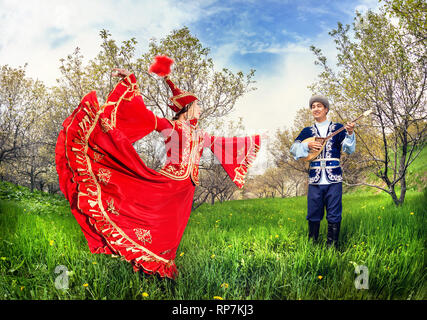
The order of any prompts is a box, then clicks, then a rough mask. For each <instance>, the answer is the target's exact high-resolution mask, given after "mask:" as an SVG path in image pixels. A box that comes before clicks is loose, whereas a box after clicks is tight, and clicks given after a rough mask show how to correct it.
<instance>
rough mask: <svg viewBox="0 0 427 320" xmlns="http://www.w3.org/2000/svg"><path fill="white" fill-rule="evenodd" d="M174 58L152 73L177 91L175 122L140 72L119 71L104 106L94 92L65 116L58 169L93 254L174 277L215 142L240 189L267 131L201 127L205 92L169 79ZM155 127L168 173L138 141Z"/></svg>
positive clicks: (162, 60) (157, 65)
mask: <svg viewBox="0 0 427 320" xmlns="http://www.w3.org/2000/svg"><path fill="white" fill-rule="evenodd" d="M172 63H173V60H171V59H170V58H168V57H166V56H160V57H156V62H155V63H154V64H153V65H152V66H151V67H150V71H152V72H154V73H156V74H158V75H159V76H161V77H164V79H165V81H166V82H167V83H168V85H169V87H170V88H171V90H172V93H173V97H171V98H170V100H171V101H172V103H173V104H172V105H171V106H170V107H171V108H172V109H173V110H174V111H175V112H176V116H175V117H174V120H168V119H165V118H159V117H157V116H156V115H154V114H153V113H152V112H151V111H150V110H148V109H147V108H146V107H145V104H144V102H143V99H142V97H141V95H140V93H139V89H138V85H137V81H136V78H135V76H134V75H133V74H130V73H129V72H128V71H126V70H123V69H115V71H116V75H117V76H121V77H123V78H122V80H121V81H120V82H119V83H118V84H117V85H116V87H115V88H114V89H113V90H112V92H111V93H110V94H109V96H108V99H107V101H106V103H105V104H104V105H103V106H99V104H98V100H97V97H96V92H95V91H92V92H90V93H89V94H87V95H86V96H85V97H84V98H83V99H82V101H81V103H80V104H79V106H78V107H77V108H76V109H75V110H74V111H73V113H72V114H71V115H70V116H69V117H68V118H67V119H66V120H65V121H64V123H63V129H62V130H61V132H60V134H59V137H58V141H57V145H56V168H57V171H58V175H59V183H60V187H61V190H62V192H63V193H64V195H65V197H66V198H67V199H68V201H69V202H70V207H71V211H72V213H73V215H74V216H75V218H76V219H77V222H78V223H79V225H80V226H81V229H82V231H83V233H84V235H85V237H86V239H87V241H88V246H89V249H90V251H91V252H92V253H105V254H116V255H120V256H122V257H123V258H124V259H126V260H127V261H129V262H131V263H132V264H133V268H134V270H135V271H138V270H142V271H144V272H146V273H149V274H155V273H158V274H159V275H160V276H161V277H168V278H171V279H174V278H175V277H176V276H177V275H178V270H177V268H176V265H175V262H174V259H175V255H176V250H177V249H178V245H179V243H180V241H181V238H182V235H183V233H184V229H185V227H186V225H187V222H188V218H189V216H190V213H191V207H192V202H193V196H194V190H195V186H196V185H198V184H199V167H198V164H199V161H200V157H201V155H202V153H203V149H204V148H210V149H211V151H212V152H213V153H214V155H215V156H216V158H217V159H218V160H219V162H220V163H221V164H222V166H223V168H224V169H225V170H226V172H227V174H228V175H229V176H230V178H231V179H232V180H233V181H234V183H235V184H236V185H237V186H238V187H240V188H241V187H242V186H243V184H244V178H245V176H246V173H247V170H248V168H249V166H250V165H251V164H252V162H253V161H254V160H255V157H256V154H257V152H258V150H259V148H260V136H259V135H254V136H251V137H232V138H224V137H215V136H211V135H209V134H208V133H206V132H204V131H203V130H201V129H199V128H198V126H197V119H198V117H199V115H200V107H199V106H198V104H197V97H196V96H195V95H194V94H192V93H189V92H184V91H181V90H180V89H179V88H177V87H176V86H175V85H174V83H173V82H172V81H171V80H170V79H169V77H168V74H169V72H170V65H171V64H172ZM153 130H156V131H158V132H160V133H161V134H162V135H163V137H164V139H165V143H166V150H167V161H166V164H165V165H164V167H163V168H162V169H161V170H160V171H158V172H157V171H155V170H153V169H151V168H149V167H147V166H146V165H145V164H144V162H143V161H142V160H141V158H140V156H139V155H138V153H137V152H136V151H135V149H134V147H133V146H132V143H134V142H135V141H137V140H139V139H141V138H143V137H144V136H146V135H147V134H149V133H150V132H152V131H153Z"/></svg>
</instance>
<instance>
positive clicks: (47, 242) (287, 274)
mask: <svg viewBox="0 0 427 320" xmlns="http://www.w3.org/2000/svg"><path fill="white" fill-rule="evenodd" d="M0 186H1V188H0V198H2V200H0V299H7V300H8V299H138V300H142V299H195V300H198V299H213V297H214V296H219V297H222V298H224V299H262V300H264V299H418V300H420V299H426V281H425V280H426V277H425V274H426V267H425V260H424V259H425V258H424V254H425V248H426V238H425V236H426V227H425V226H426V209H425V208H426V207H427V194H426V193H425V192H424V193H422V192H415V191H411V192H409V193H408V195H407V199H406V201H405V204H404V205H403V206H402V207H399V208H396V207H395V206H394V205H393V204H392V202H391V199H390V197H389V196H387V195H386V194H384V193H380V194H373V193H368V192H367V193H360V192H359V193H353V194H346V195H344V197H343V207H344V212H343V222H342V227H341V234H340V238H341V239H340V240H341V243H340V248H339V250H335V249H327V248H326V246H325V238H326V222H325V220H324V221H323V223H322V225H321V239H320V243H319V244H312V243H311V242H309V241H308V240H307V222H306V220H305V215H306V198H305V197H298V198H289V199H254V200H240V201H230V202H224V203H218V204H216V205H214V206H210V205H207V204H205V205H202V206H201V207H200V208H199V209H198V210H196V211H195V212H193V213H192V216H191V217H190V220H189V223H188V227H187V229H186V231H185V233H184V236H183V239H182V242H181V245H180V247H179V249H178V252H177V258H176V264H177V266H178V269H179V272H180V275H179V277H178V278H177V280H176V281H171V280H162V279H159V278H158V277H156V276H148V275H140V274H138V273H134V272H133V270H132V267H131V265H130V264H129V263H128V262H126V261H121V260H120V259H119V258H112V257H111V256H109V255H95V254H91V253H90V252H89V249H88V247H87V244H86V240H85V238H84V236H83V234H82V232H81V231H80V227H79V226H78V224H77V222H76V221H75V219H74V217H73V216H72V215H71V213H70V210H69V208H68V203H67V202H66V201H65V200H64V199H62V198H60V197H51V196H47V195H44V194H42V193H34V194H31V193H29V191H27V190H26V189H25V188H22V187H20V188H17V187H14V186H13V185H10V184H6V183H3V182H2V183H0ZM411 213H413V214H411ZM181 253H183V254H182V255H181ZM61 265H62V266H65V267H66V268H67V270H68V271H69V272H70V274H69V287H68V289H66V290H62V289H56V287H55V281H56V280H57V277H59V276H61V275H62V276H63V275H64V274H63V273H59V274H57V273H55V268H56V267H57V266H61ZM355 265H365V266H367V267H368V269H369V289H368V290H358V289H356V288H355V286H354V281H355V278H356V276H357V275H356V274H355ZM62 272H63V271H62ZM319 276H321V279H319ZM85 284H87V286H84V285H85ZM223 284H227V285H223ZM143 293H147V294H148V297H143V295H142V294H143Z"/></svg>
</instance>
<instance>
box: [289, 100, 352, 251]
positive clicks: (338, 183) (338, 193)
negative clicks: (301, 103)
mask: <svg viewBox="0 0 427 320" xmlns="http://www.w3.org/2000/svg"><path fill="white" fill-rule="evenodd" d="M309 105H310V109H311V113H312V114H313V117H314V119H315V121H316V123H315V124H314V125H312V126H311V127H306V128H304V129H303V130H302V131H301V133H300V134H299V135H298V137H297V138H296V139H295V141H294V144H293V145H292V146H291V149H290V151H291V153H292V155H293V156H294V158H295V159H296V160H297V159H299V158H305V157H307V156H308V154H309V151H310V150H312V151H318V150H320V149H321V148H322V144H321V143H320V142H317V141H310V142H303V141H304V140H305V139H307V138H310V137H326V136H328V135H330V134H331V133H333V132H335V131H336V130H338V129H340V128H342V127H343V125H342V124H340V123H334V122H331V121H328V120H327V114H328V112H329V101H328V99H327V98H325V97H324V96H320V95H315V96H313V97H311V99H310V101H309ZM345 129H346V130H343V131H342V132H340V133H339V134H336V135H335V136H333V137H332V138H331V139H329V140H327V141H326V144H325V147H324V148H323V150H322V152H320V154H319V155H318V156H317V158H315V159H313V161H311V162H310V168H309V182H308V183H309V185H308V193H307V220H308V230H309V231H308V236H309V239H313V240H314V241H317V239H318V236H319V228H320V221H321V220H322V219H323V215H324V209H325V208H326V220H327V221H328V235H327V245H328V246H329V247H331V246H332V245H335V247H337V246H338V236H339V232H340V225H341V219H342V217H341V214H342V169H341V166H340V157H341V149H342V151H344V152H345V153H347V154H351V153H353V152H354V150H355V148H356V138H355V135H354V123H347V124H346V125H345Z"/></svg>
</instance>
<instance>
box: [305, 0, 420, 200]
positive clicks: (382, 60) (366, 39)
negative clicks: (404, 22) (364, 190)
mask: <svg viewBox="0 0 427 320" xmlns="http://www.w3.org/2000/svg"><path fill="white" fill-rule="evenodd" d="M399 2H401V1H399ZM407 2H408V3H410V2H411V1H407ZM386 9H387V7H385V8H381V10H380V12H379V13H373V12H370V11H369V12H368V13H366V15H361V14H359V13H357V14H356V17H355V22H354V23H353V34H352V35H351V34H350V26H349V25H347V26H345V27H344V26H343V25H342V24H341V23H338V27H337V29H336V30H332V31H331V32H330V35H331V36H332V37H333V38H334V39H335V43H336V44H337V50H338V55H337V58H338V59H337V60H338V62H337V66H336V70H334V69H333V68H331V67H330V66H329V65H328V64H327V60H326V57H325V56H323V54H322V53H321V50H320V49H318V48H315V47H312V51H313V52H314V54H315V55H316V57H317V61H316V63H317V64H318V65H320V66H321V67H322V69H323V71H322V72H321V74H320V75H319V79H318V81H317V82H316V83H314V84H313V86H312V88H315V89H317V90H318V91H320V92H324V93H326V94H327V95H328V96H329V97H331V98H332V99H333V100H334V102H335V105H341V107H342V110H341V111H343V112H341V115H346V114H347V115H348V114H358V113H361V112H362V111H365V110H366V109H368V108H372V109H373V110H374V113H373V115H374V116H373V117H372V118H371V119H368V120H367V122H368V123H369V122H371V123H370V128H369V129H368V130H366V131H365V132H364V136H363V135H360V134H358V132H357V131H356V134H357V136H358V141H359V143H358V145H359V146H360V147H361V148H362V149H363V150H364V154H365V156H366V159H365V160H366V161H367V162H369V165H370V166H371V168H372V169H371V170H372V171H373V173H374V174H375V175H376V176H377V177H378V178H380V179H381V180H382V182H383V183H384V185H380V184H378V183H367V182H364V183H363V184H365V185H369V186H372V187H376V188H379V189H381V190H383V191H385V192H387V193H388V194H389V195H390V196H391V197H392V199H393V201H394V203H395V204H396V205H401V204H402V203H403V202H404V199H405V194H406V173H407V170H408V167H409V166H410V165H411V164H412V162H413V161H414V160H415V158H416V157H417V156H418V155H419V153H420V152H421V150H422V148H423V147H424V146H425V142H426V133H427V128H426V117H427V111H426V109H425V105H426V98H425V90H426V79H427V63H426V56H425V54H420V53H422V52H424V53H425V46H424V44H423V42H422V41H418V42H414V41H413V36H412V35H411V34H407V33H405V32H402V29H401V27H400V28H399V27H396V26H394V25H393V24H392V23H391V22H390V20H389V18H388V17H387V11H386ZM424 15H425V11H424ZM424 18H425V17H424ZM424 21H425V19H424ZM344 106H346V108H344ZM349 106H351V108H349ZM358 131H361V130H358ZM399 187H400V195H398V192H399Z"/></svg>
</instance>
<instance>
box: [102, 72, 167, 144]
mask: <svg viewBox="0 0 427 320" xmlns="http://www.w3.org/2000/svg"><path fill="white" fill-rule="evenodd" d="M113 102H114V103H115V110H113V111H112V122H113V123H114V124H115V127H116V128H117V129H119V130H120V131H122V132H123V133H124V134H125V135H126V136H127V137H128V139H129V140H130V141H131V143H133V142H135V141H137V140H139V139H141V138H143V137H145V136H146V135H147V134H149V133H151V132H152V131H153V130H157V131H159V132H161V131H163V130H165V129H167V128H171V127H172V124H171V123H170V122H169V121H168V120H167V119H165V118H159V117H157V116H156V115H155V114H154V113H153V112H152V111H151V110H149V109H147V107H146V106H145V103H144V100H143V99H142V96H141V94H140V92H139V88H138V84H137V81H136V78H135V76H134V75H133V74H131V75H129V76H128V77H126V78H124V79H123V80H122V81H121V82H119V83H118V84H117V86H116V88H115V89H114V90H113V91H112V92H111V93H110V95H109V97H108V99H107V103H106V105H107V107H108V105H109V103H113Z"/></svg>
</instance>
